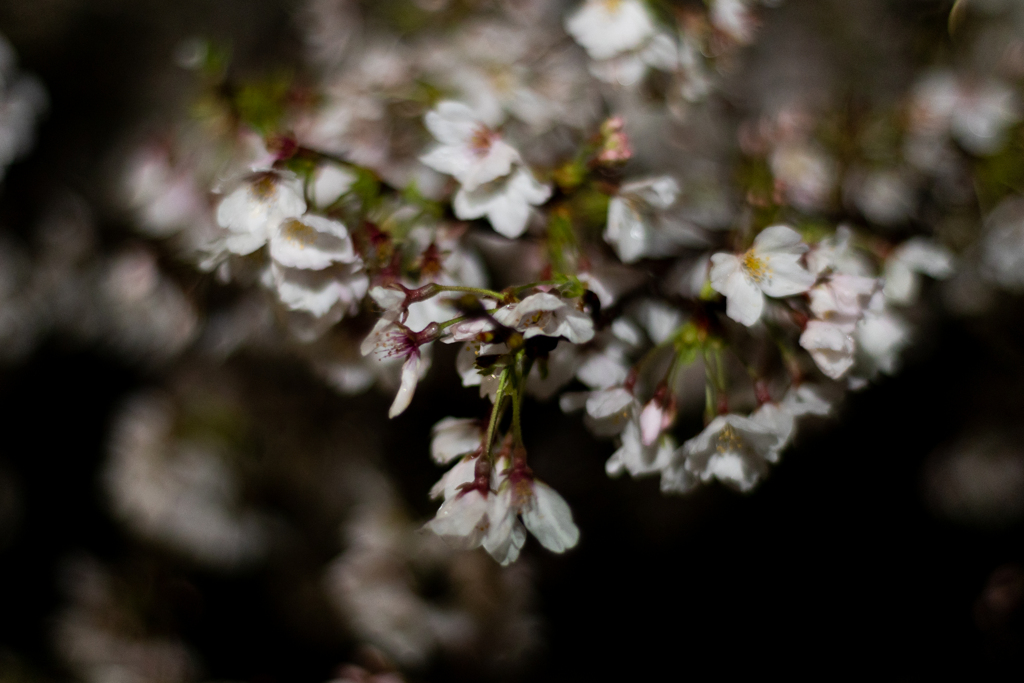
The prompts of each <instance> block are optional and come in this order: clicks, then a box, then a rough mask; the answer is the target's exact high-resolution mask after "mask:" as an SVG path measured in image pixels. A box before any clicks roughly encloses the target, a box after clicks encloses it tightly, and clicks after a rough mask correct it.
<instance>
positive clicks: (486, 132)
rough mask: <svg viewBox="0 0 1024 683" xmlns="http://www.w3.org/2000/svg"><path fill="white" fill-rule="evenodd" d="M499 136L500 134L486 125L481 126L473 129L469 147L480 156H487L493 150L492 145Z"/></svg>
mask: <svg viewBox="0 0 1024 683" xmlns="http://www.w3.org/2000/svg"><path fill="white" fill-rule="evenodd" d="M497 138H498V135H497V134H496V133H495V132H494V131H492V130H491V129H490V128H487V127H486V126H480V127H479V128H477V129H476V130H475V131H473V137H471V138H470V139H469V148H470V149H472V150H473V153H474V154H476V155H477V156H478V157H484V156H487V153H488V152H490V151H491V145H493V144H494V141H495V140H496V139H497Z"/></svg>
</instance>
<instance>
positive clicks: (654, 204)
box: [604, 176, 679, 263]
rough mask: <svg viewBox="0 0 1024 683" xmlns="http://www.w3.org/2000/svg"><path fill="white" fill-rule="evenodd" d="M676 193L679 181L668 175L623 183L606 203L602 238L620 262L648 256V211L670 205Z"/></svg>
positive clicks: (650, 219)
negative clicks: (606, 219) (605, 219)
mask: <svg viewBox="0 0 1024 683" xmlns="http://www.w3.org/2000/svg"><path fill="white" fill-rule="evenodd" d="M678 196H679V183H677V182H676V181H675V179H673V178H672V177H670V176H660V177H657V178H646V179H644V180H637V181H634V182H630V183H626V184H624V185H623V186H622V187H621V188H619V191H618V193H617V194H616V195H615V196H614V197H612V198H611V201H609V202H608V223H607V225H606V226H605V231H604V239H605V241H606V242H608V243H609V244H611V245H612V247H613V248H614V249H615V253H616V254H618V256H619V258H620V259H621V260H622V262H623V263H634V262H636V261H638V260H640V259H641V258H643V257H644V256H647V255H648V251H649V249H650V246H651V245H650V242H651V231H652V230H653V227H652V218H651V216H652V214H653V213H654V212H655V211H659V210H664V209H667V208H668V207H670V206H671V205H672V204H673V203H675V201H676V197H678Z"/></svg>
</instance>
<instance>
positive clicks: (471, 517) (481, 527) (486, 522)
mask: <svg viewBox="0 0 1024 683" xmlns="http://www.w3.org/2000/svg"><path fill="white" fill-rule="evenodd" d="M491 498H493V496H491V495H490V494H489V493H488V491H487V490H483V491H481V490H480V489H477V488H470V489H466V490H463V491H460V492H458V493H457V494H456V495H455V496H453V497H452V498H449V499H447V500H445V502H444V503H442V504H441V507H440V508H439V509H438V511H437V514H436V515H435V516H434V518H433V519H432V520H430V521H429V522H427V523H426V525H424V528H425V529H427V530H429V531H432V532H434V533H435V534H437V535H438V536H440V537H441V538H443V539H444V540H445V542H446V543H448V544H449V545H451V546H452V547H454V548H459V549H464V550H468V549H470V548H476V547H479V546H480V544H481V543H483V541H484V536H485V535H486V534H487V532H488V530H489V529H490V527H491V522H490V516H489V511H490V507H491V500H490V499H491Z"/></svg>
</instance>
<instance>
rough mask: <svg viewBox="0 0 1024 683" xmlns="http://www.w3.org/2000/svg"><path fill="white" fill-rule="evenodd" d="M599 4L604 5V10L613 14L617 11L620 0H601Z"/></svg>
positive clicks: (620, 3) (620, 4)
mask: <svg viewBox="0 0 1024 683" xmlns="http://www.w3.org/2000/svg"><path fill="white" fill-rule="evenodd" d="M601 4H602V5H604V11H605V12H608V14H615V13H616V12H618V11H619V7H621V6H622V0H601Z"/></svg>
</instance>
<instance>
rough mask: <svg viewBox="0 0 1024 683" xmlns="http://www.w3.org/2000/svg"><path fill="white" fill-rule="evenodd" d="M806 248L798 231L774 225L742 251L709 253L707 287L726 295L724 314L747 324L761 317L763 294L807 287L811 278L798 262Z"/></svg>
mask: <svg viewBox="0 0 1024 683" xmlns="http://www.w3.org/2000/svg"><path fill="white" fill-rule="evenodd" d="M806 251H807V245H806V244H804V243H803V242H802V241H801V240H800V235H799V233H797V232H796V231H795V230H793V229H792V228H788V227H786V226H784V225H774V226H772V227H770V228H765V229H764V230H763V231H762V232H761V233H760V234H758V236H757V237H756V238H755V239H754V245H753V246H752V247H751V248H750V249H748V250H747V251H746V252H745V253H743V254H740V255H738V256H737V255H734V254H724V253H719V254H715V255H714V256H712V257H711V262H712V263H713V264H714V265H713V266H712V268H711V287H712V288H713V289H714V290H715V291H716V292H719V293H721V294H724V295H725V296H726V314H727V315H728V316H729V317H730V318H732V319H733V320H735V321H736V322H738V323H741V324H743V325H746V326H748V327H749V326H751V325H753V324H754V323H756V322H757V321H758V320H760V319H761V312H762V311H763V310H764V296H765V295H766V294H767V295H768V296H772V297H784V296H791V295H793V294H800V293H801V292H806V291H807V290H808V289H810V288H811V285H813V284H814V279H815V278H814V276H813V275H811V274H810V273H809V272H807V270H806V269H805V268H804V267H803V266H802V265H800V256H801V255H802V254H803V253H804V252H806Z"/></svg>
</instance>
